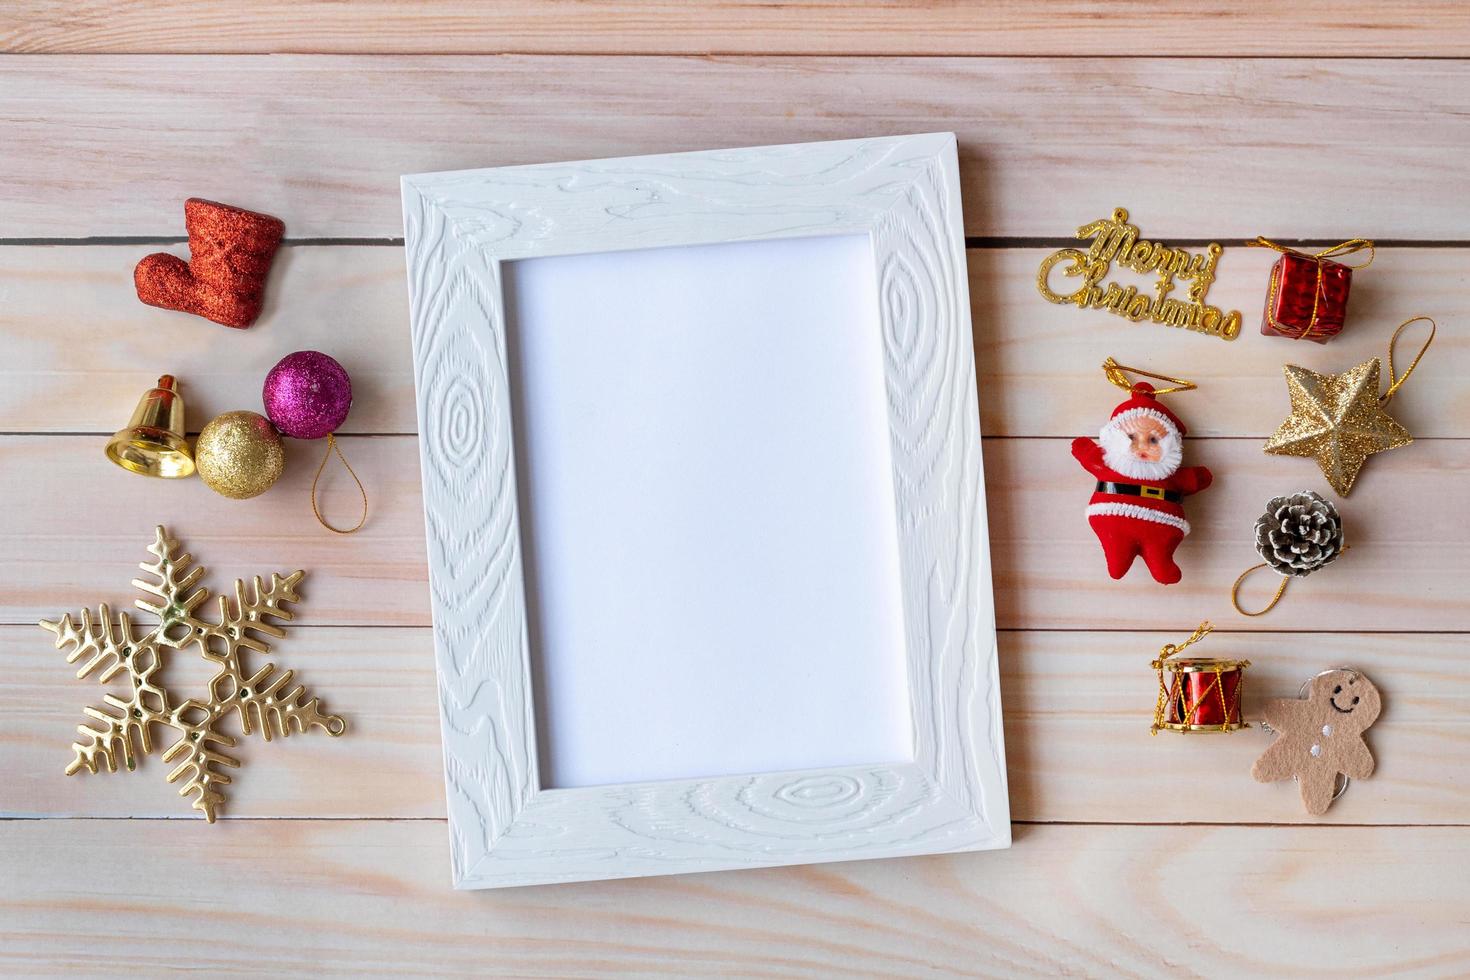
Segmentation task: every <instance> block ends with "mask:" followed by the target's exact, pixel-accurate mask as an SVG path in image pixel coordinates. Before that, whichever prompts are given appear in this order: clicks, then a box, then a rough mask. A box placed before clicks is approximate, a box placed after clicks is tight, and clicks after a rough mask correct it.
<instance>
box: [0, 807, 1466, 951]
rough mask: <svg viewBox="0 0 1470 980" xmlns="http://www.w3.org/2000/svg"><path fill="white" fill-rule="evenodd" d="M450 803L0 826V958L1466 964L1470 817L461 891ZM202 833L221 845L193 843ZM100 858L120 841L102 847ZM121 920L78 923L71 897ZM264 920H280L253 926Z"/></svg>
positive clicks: (1182, 831)
mask: <svg viewBox="0 0 1470 980" xmlns="http://www.w3.org/2000/svg"><path fill="white" fill-rule="evenodd" d="M443 833H444V831H443V826H442V824H440V823H438V822H437V821H435V822H429V821H402V822H391V823H382V822H374V821H332V820H307V821H245V822H236V823H227V824H223V825H217V826H215V827H210V826H207V825H205V824H203V823H188V822H180V821H167V822H164V821H152V822H144V823H128V822H124V821H99V822H89V823H86V824H77V823H68V822H65V821H49V820H48V821H11V822H7V823H3V824H0V875H3V877H4V880H5V881H6V883H7V887H6V888H5V889H4V891H3V893H0V911H3V915H0V937H3V939H4V942H3V943H0V968H3V969H4V971H5V972H7V973H11V974H20V973H25V974H31V973H46V972H52V971H57V970H60V971H65V972H68V973H70V974H74V973H95V972H98V967H99V964H106V966H107V969H108V970H109V971H113V972H136V973H143V974H150V975H152V974H159V973H163V972H165V971H167V970H169V969H172V968H176V967H177V965H178V964H179V963H182V962H204V961H207V962H208V963H209V964H210V966H211V969H214V970H218V971H221V972H224V973H230V974H234V973H244V972H248V971H261V970H265V971H272V972H277V973H282V974H301V973H305V972H313V973H316V972H322V971H325V972H328V973H332V974H343V975H347V974H351V975H364V974H373V975H376V974H385V975H393V976H403V975H408V974H438V975H442V974H474V975H479V976H484V975H518V976H564V975H576V976H611V975H627V974H629V973H647V972H652V971H662V972H668V973H674V974H677V975H680V976H695V975H698V976H735V975H740V976H790V977H830V976H855V977H880V976H881V977H891V976H916V975H921V974H930V975H932V974H938V975H946V976H958V975H982V976H1006V977H1012V976H1038V977H1040V976H1057V975H1060V974H1085V975H1093V976H1108V977H1140V976H1180V975H1201V976H1234V975H1245V976H1273V977H1278V976H1344V975H1372V976H1391V975H1392V976H1399V975H1415V976H1434V977H1439V976H1443V977H1450V976H1458V975H1463V974H1464V973H1465V972H1466V971H1467V970H1470V940H1467V936H1466V932H1465V926H1464V905H1465V903H1466V902H1467V901H1470V873H1467V872H1470V837H1467V835H1466V834H1465V832H1464V830H1463V829H1461V828H1433V827H1384V828H1369V827H1337V828H1331V829H1330V830H1326V831H1324V830H1318V829H1311V828H1284V827H1214V828H1200V827H1167V826H1163V827H1157V826H1155V827H1074V826H1043V827H1023V828H1018V842H1017V846H1016V847H1014V848H1012V849H1011V850H1009V851H1000V852H995V853H991V854H970V855H946V856H933V857H922V858H910V859H906V860H903V861H897V862H871V861H869V862H856V863H851V864H835V865H821V866H817V867H806V868H780V869H766V870H759V871H750V872H743V873H741V874H734V875H682V876H676V877H669V878H659V879H652V880H642V881H612V882H598V883H588V884H583V885H578V886H548V887H543V888H534V889H530V890H517V891H513V892H481V893H477V894H473V895H466V894H462V893H454V892H451V891H450V890H449V889H448V888H446V887H445V880H446V877H447V872H448V867H447V863H446V861H445V852H444V847H443ZM203 855H208V859H207V860H202V859H201V856H203ZM100 856H105V857H100ZM80 916H85V917H86V918H87V919H88V920H90V921H94V922H98V923H103V922H105V923H106V928H100V927H99V928H92V929H88V930H81V929H78V928H76V925H77V919H78V917H80ZM262 935H269V936H270V937H271V941H269V942H262V941H261V938H260V937H261V936H262Z"/></svg>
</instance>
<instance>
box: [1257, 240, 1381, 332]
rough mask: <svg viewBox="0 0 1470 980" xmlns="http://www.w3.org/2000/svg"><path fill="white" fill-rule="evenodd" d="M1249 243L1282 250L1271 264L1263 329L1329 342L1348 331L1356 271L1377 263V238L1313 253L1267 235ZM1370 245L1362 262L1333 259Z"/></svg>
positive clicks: (1259, 246)
mask: <svg viewBox="0 0 1470 980" xmlns="http://www.w3.org/2000/svg"><path fill="white" fill-rule="evenodd" d="M1246 244H1247V245H1253V246H1256V247H1258V248H1269V249H1272V250H1274V251H1277V252H1280V253H1281V258H1279V259H1277V260H1276V264H1275V265H1273V266H1272V267H1271V285H1270V287H1269V288H1268V289H1267V291H1266V313H1265V316H1264V317H1263V318H1262V320H1261V333H1263V334H1265V335H1266V336H1268V337H1289V338H1291V339H1292V340H1310V341H1313V342H1315V343H1318V344H1325V343H1327V341H1329V340H1331V339H1332V338H1333V337H1336V336H1337V335H1338V334H1339V333H1341V332H1342V326H1343V323H1344V321H1345V320H1346V317H1347V303H1348V291H1349V290H1350V289H1351V288H1352V284H1353V269H1355V268H1357V269H1366V268H1367V267H1368V266H1370V265H1372V264H1373V254H1374V253H1373V243H1372V242H1371V241H1369V240H1368V239H1366V238H1354V239H1351V240H1349V241H1345V242H1342V243H1341V244H1339V245H1334V246H1332V247H1331V248H1326V249H1323V250H1322V251H1320V252H1313V253H1307V252H1300V251H1297V250H1296V249H1294V248H1287V247H1286V246H1285V245H1278V244H1277V243H1276V242H1273V241H1271V239H1269V238H1264V237H1258V238H1256V239H1255V240H1253V241H1249V242H1246ZM1364 249H1367V251H1368V261H1367V262H1364V263H1363V264H1362V265H1359V266H1351V265H1346V264H1344V263H1342V262H1334V261H1332V259H1333V258H1335V257H1336V258H1341V257H1345V256H1348V255H1352V254H1353V253H1355V252H1360V251H1362V250H1364Z"/></svg>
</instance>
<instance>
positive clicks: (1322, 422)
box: [1265, 317, 1434, 497]
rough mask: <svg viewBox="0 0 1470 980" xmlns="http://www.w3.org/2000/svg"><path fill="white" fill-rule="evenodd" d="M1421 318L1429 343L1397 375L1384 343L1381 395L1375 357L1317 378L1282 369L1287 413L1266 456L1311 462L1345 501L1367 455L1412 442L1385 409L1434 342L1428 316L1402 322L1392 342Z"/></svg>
mask: <svg viewBox="0 0 1470 980" xmlns="http://www.w3.org/2000/svg"><path fill="white" fill-rule="evenodd" d="M1421 319H1422V320H1428V321H1429V324H1430V332H1429V339H1428V340H1426V341H1425V342H1424V347H1423V348H1422V349H1420V351H1419V355H1418V357H1415V358H1414V363H1412V364H1410V365H1409V368H1408V370H1407V371H1405V372H1404V373H1403V375H1402V376H1399V375H1398V374H1397V373H1396V372H1395V370H1394V365H1393V341H1390V342H1389V348H1388V375H1389V386H1388V390H1387V391H1385V392H1384V393H1383V394H1382V395H1379V393H1378V387H1379V381H1380V377H1381V375H1382V372H1383V367H1382V363H1381V362H1380V361H1379V359H1378V358H1376V357H1375V358H1373V359H1372V360H1368V361H1364V362H1363V363H1362V364H1359V365H1358V366H1357V367H1355V368H1353V369H1352V370H1351V371H1346V372H1344V373H1343V374H1318V373H1317V372H1316V371H1309V370H1307V369H1306V368H1304V367H1298V366H1297V365H1295V364H1288V365H1286V366H1285V368H1284V370H1285V373H1286V390H1287V393H1288V394H1289V395H1290V396H1291V414H1290V415H1289V416H1287V418H1286V421H1284V422H1282V423H1281V425H1280V427H1278V428H1277V430H1276V431H1275V433H1273V434H1272V436H1271V438H1269V439H1267V440H1266V446H1265V449H1266V452H1268V453H1270V454H1272V455H1274V456H1307V457H1310V458H1312V459H1315V460H1316V461H1317V465H1318V466H1319V467H1320V468H1321V470H1322V475H1323V476H1324V477H1326V479H1327V482H1328V483H1329V484H1331V486H1332V489H1333V490H1335V491H1337V493H1338V494H1339V495H1341V496H1344V497H1346V496H1347V495H1348V494H1349V493H1350V492H1351V491H1352V489H1353V483H1354V482H1355V481H1356V480H1357V478H1358V471H1359V470H1361V469H1362V468H1363V464H1364V463H1365V462H1367V460H1368V457H1369V456H1372V455H1373V454H1374V453H1381V452H1384V451H1385V450H1389V449H1397V448H1398V447H1400V446H1407V445H1408V444H1409V443H1411V442H1413V441H1414V437H1413V436H1411V435H1410V434H1409V430H1408V429H1405V428H1404V427H1403V426H1402V425H1400V424H1399V423H1398V422H1396V421H1394V419H1393V417H1392V416H1390V415H1389V414H1388V413H1387V412H1386V411H1384V406H1385V405H1387V404H1388V402H1389V400H1390V399H1391V398H1393V396H1394V394H1395V393H1396V392H1397V391H1398V390H1399V388H1401V387H1402V386H1403V384H1404V382H1405V381H1407V380H1408V379H1409V375H1410V374H1412V373H1413V372H1414V368H1416V367H1418V366H1419V361H1420V359H1421V358H1423V357H1424V352H1425V351H1427V350H1428V349H1429V344H1430V343H1431V342H1432V341H1433V340H1434V321H1433V320H1429V318H1428V317H1415V318H1414V319H1412V320H1407V321H1405V322H1404V323H1403V324H1401V325H1400V326H1399V328H1398V330H1396V331H1395V332H1394V335H1393V339H1394V340H1397V339H1398V336H1399V334H1400V333H1402V332H1403V329H1404V327H1407V326H1408V325H1409V324H1411V323H1414V322H1415V321H1417V320H1421Z"/></svg>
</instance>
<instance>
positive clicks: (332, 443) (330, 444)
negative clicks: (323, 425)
mask: <svg viewBox="0 0 1470 980" xmlns="http://www.w3.org/2000/svg"><path fill="white" fill-rule="evenodd" d="M333 450H335V451H336V453H337V458H338V459H340V460H341V461H342V465H343V466H345V467H347V473H348V475H349V476H351V477H352V480H353V482H354V483H356V484H357V492H358V493H360V494H362V516H361V517H359V518H358V519H357V523H356V524H354V525H353V526H352V527H349V528H340V527H335V526H333V525H332V524H330V523H328V522H327V519H326V518H325V517H323V516H322V512H321V509H320V508H319V507H317V503H316V485H317V483H318V482H319V481H320V480H321V478H322V470H324V469H326V468H327V460H329V459H331V458H332V452H333ZM311 512H312V513H313V514H315V515H316V519H317V523H318V524H320V525H321V526H322V527H324V528H326V529H327V530H328V531H332V532H334V533H336V534H351V533H353V532H354V531H357V530H359V529H360V528H361V527H362V526H363V525H364V524H366V523H367V513H368V497H367V490H365V489H364V488H363V485H362V481H361V480H359V479H358V478H357V474H356V473H355V472H353V469H352V464H351V463H349V462H347V457H346V456H343V455H342V447H341V446H339V445H338V444H337V437H336V436H334V435H332V434H331V433H328V434H327V452H326V454H325V455H324V456H322V461H321V463H320V464H319V465H318V466H317V468H316V476H314V477H312V478H311Z"/></svg>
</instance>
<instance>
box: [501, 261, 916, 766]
mask: <svg viewBox="0 0 1470 980" xmlns="http://www.w3.org/2000/svg"><path fill="white" fill-rule="evenodd" d="M502 268H503V270H504V279H505V283H504V286H505V295H506V308H507V311H508V319H509V322H508V342H509V351H508V354H509V358H510V381H511V394H512V408H513V414H514V431H515V438H516V443H517V479H518V483H519V497H520V507H521V528H522V540H523V542H524V545H525V549H524V554H525V563H526V590H527V603H528V612H529V615H530V619H531V623H530V638H531V651H532V663H533V678H534V684H535V691H536V712H537V730H538V751H539V755H540V768H541V780H542V785H543V786H544V787H548V788H564V787H579V786H592V785H604V784H611V783H628V782H639V781H646V780H662V779H677V778H686V777H702V776H716V775H733V774H739V773H747V772H749V773H758V772H771V771H777V770H791V769H805V768H823V767H831V766H840V765H849V764H864V763H888V762H900V761H907V760H909V759H910V758H911V757H912V752H911V723H910V713H909V698H908V685H907V680H906V674H905V651H904V646H903V612H902V605H901V597H900V594H899V588H900V578H899V568H898V551H897V535H896V531H895V521H896V519H897V518H896V510H895V506H894V495H893V485H892V480H893V476H892V473H893V471H892V467H891V465H890V459H889V444H888V440H889V438H890V436H889V424H888V418H887V408H886V400H885V393H884V382H883V370H882V342H881V338H880V333H879V330H880V327H879V321H878V310H877V296H876V285H875V276H874V269H873V257H872V249H871V244H870V242H869V240H868V238H867V237H866V236H861V235H859V236H838V237H825V238H805V239H786V240H778V241H766V242H753V243H737V244H720V245H708V246H697V247H685V248H668V249H647V250H640V251H627V252H615V253H602V254H595V255H579V256H566V257H555V258H537V259H529V260H523V261H517V262H512V263H506V264H505V265H504V266H503V267H502Z"/></svg>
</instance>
